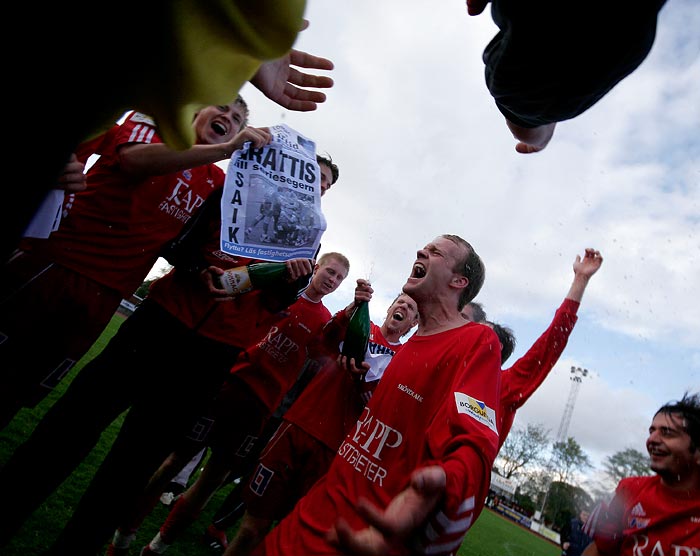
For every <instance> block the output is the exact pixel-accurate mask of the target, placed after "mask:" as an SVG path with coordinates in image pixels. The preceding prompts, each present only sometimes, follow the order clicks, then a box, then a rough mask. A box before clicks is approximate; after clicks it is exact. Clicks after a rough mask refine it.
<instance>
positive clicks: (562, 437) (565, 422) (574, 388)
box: [540, 366, 588, 518]
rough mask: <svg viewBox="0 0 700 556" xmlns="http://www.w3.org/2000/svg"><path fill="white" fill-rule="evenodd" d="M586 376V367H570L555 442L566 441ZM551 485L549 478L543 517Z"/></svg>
mask: <svg viewBox="0 0 700 556" xmlns="http://www.w3.org/2000/svg"><path fill="white" fill-rule="evenodd" d="M587 376H588V369H582V368H581V367H574V366H572V367H571V376H569V380H571V389H570V390H569V399H568V400H567V401H566V406H564V415H562V418H561V423H559V430H558V431H557V443H560V442H566V439H567V436H566V435H567V433H568V432H569V423H571V415H572V414H573V413H574V405H575V404H576V396H578V391H579V390H580V388H581V383H582V382H583V379H584V377H587ZM552 459H554V455H553V454H552V457H551V458H550V460H549V463H548V464H547V468H548V469H549V471H550V473H551V471H552ZM550 486H552V481H551V479H550V480H549V481H548V482H547V490H546V491H545V493H544V500H542V509H541V510H540V516H541V517H542V518H544V507H545V506H546V505H547V498H549V487H550Z"/></svg>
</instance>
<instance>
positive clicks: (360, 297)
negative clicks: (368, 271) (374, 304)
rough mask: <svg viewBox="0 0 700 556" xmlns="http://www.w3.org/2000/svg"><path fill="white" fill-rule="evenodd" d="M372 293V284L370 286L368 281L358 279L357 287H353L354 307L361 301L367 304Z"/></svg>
mask: <svg viewBox="0 0 700 556" xmlns="http://www.w3.org/2000/svg"><path fill="white" fill-rule="evenodd" d="M373 293H374V290H373V289H372V284H370V283H369V281H368V280H365V279H363V278H358V280H357V286H355V300H354V303H355V305H357V304H358V303H361V302H363V301H366V302H368V303H369V302H370V301H371V299H372V294H373Z"/></svg>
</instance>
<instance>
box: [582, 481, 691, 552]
mask: <svg viewBox="0 0 700 556" xmlns="http://www.w3.org/2000/svg"><path fill="white" fill-rule="evenodd" d="M585 531H586V532H587V534H588V535H590V536H591V537H593V540H594V541H595V543H596V546H597V547H598V550H599V551H600V552H601V553H602V554H611V555H612V554H615V555H616V556H695V555H697V554H698V553H699V551H700V491H699V490H695V491H692V490H686V491H682V492H676V491H674V490H671V489H669V488H668V487H667V486H665V485H664V484H663V483H662V482H661V478H660V477H659V476H658V475H653V476H650V477H628V478H626V479H622V480H621V481H620V482H619V483H618V485H617V489H615V496H614V497H613V499H612V501H611V502H610V505H609V506H607V507H606V505H605V504H601V505H599V506H597V507H596V508H595V509H594V510H593V511H592V512H591V515H590V517H589V518H588V521H587V522H586V526H585Z"/></svg>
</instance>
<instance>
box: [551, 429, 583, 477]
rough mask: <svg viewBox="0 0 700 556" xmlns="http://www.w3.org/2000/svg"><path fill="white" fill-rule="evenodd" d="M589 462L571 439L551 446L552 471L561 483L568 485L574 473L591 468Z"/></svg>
mask: <svg viewBox="0 0 700 556" xmlns="http://www.w3.org/2000/svg"><path fill="white" fill-rule="evenodd" d="M591 467H593V465H592V464H591V460H590V458H589V457H588V455H587V454H586V453H585V452H584V451H583V449H582V448H581V445H580V444H579V443H578V442H576V440H574V439H573V438H572V437H569V438H567V439H566V441H564V442H555V443H554V445H553V446H552V470H553V473H554V475H555V477H556V478H557V480H558V481H559V482H561V483H570V482H571V479H572V476H573V474H574V472H575V471H583V470H584V469H587V468H591Z"/></svg>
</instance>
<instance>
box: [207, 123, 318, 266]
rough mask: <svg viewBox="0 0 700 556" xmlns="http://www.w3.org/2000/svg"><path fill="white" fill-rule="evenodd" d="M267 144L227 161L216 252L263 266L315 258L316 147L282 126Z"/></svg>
mask: <svg viewBox="0 0 700 556" xmlns="http://www.w3.org/2000/svg"><path fill="white" fill-rule="evenodd" d="M270 131H271V133H272V141H271V142H270V144H268V145H267V146H265V147H263V148H261V149H256V148H253V147H251V146H250V143H246V145H245V146H244V148H243V149H241V150H239V151H236V152H235V153H234V154H233V156H232V157H231V161H230V162H229V166H228V170H227V172H226V181H225V183H224V192H223V196H222V198H221V250H222V251H224V252H225V253H228V254H231V255H237V256H243V257H249V258H252V259H262V260H265V261H286V260H288V259H293V258H309V259H313V258H315V257H316V253H317V251H318V247H319V245H320V243H321V236H322V235H323V232H324V231H325V229H326V219H325V218H324V216H323V213H322V212H321V179H320V169H319V166H318V163H317V162H316V144H315V143H314V142H313V141H311V140H310V139H308V138H306V137H304V136H303V135H301V134H300V133H298V132H297V131H295V130H293V129H292V128H290V127H289V126H287V125H285V124H279V125H276V126H272V127H270Z"/></svg>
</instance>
